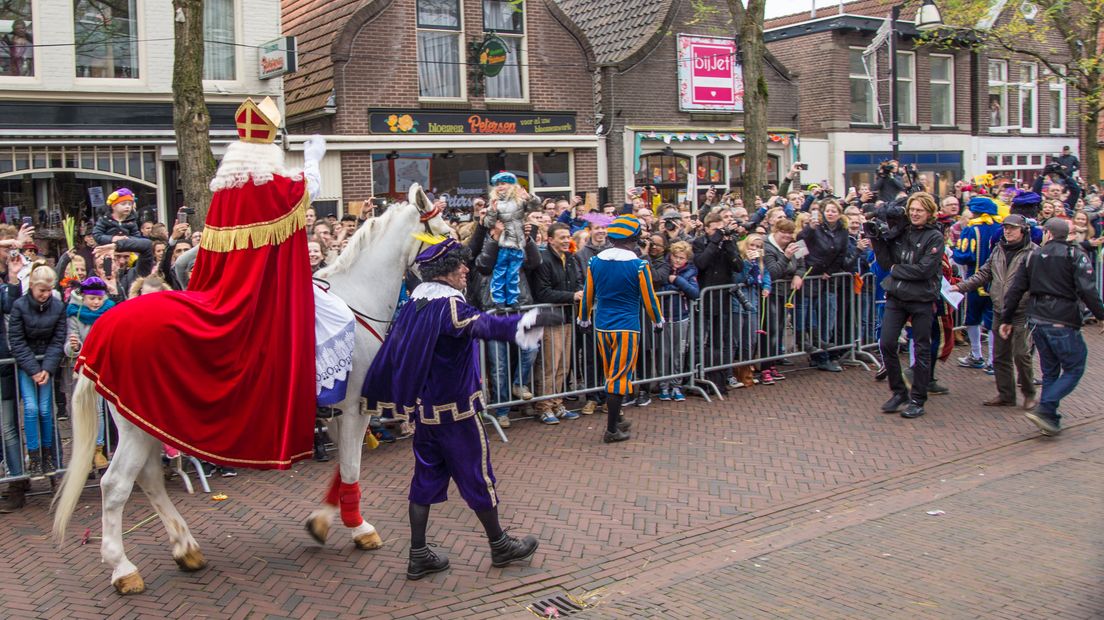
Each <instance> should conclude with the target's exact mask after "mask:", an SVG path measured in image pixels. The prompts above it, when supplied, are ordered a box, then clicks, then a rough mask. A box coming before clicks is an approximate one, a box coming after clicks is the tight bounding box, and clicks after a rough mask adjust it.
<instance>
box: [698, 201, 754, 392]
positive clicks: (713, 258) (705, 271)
mask: <svg viewBox="0 0 1104 620" xmlns="http://www.w3.org/2000/svg"><path fill="white" fill-rule="evenodd" d="M704 226H705V232H704V234H703V235H702V236H700V237H698V238H697V239H695V240H694V266H695V267H697V268H698V284H699V285H700V287H701V288H702V290H703V291H704V289H706V288H708V287H711V286H725V287H729V286H730V285H731V284H732V283H733V282H734V280H733V276H735V275H736V274H739V273H741V272H742V271H743V269H744V261H743V259H742V258H741V257H740V250H739V248H737V247H736V237H737V233H738V231H737V230H736V229H735V228H732V227H726V226H725V223H724V218H723V217H722V216H721V213H719V212H718V211H712V212H710V213H709V215H707V216H705V220H704ZM701 303H702V304H703V308H704V314H705V317H706V319H705V320H706V321H707V324H708V325H709V326H710V332H709V356H708V357H707V358H706V359H704V360H702V362H703V363H704V364H705V365H706V366H719V365H722V364H729V363H731V362H732V359H733V356H732V344H733V343H732V335H731V334H726V333H725V329H724V327H725V326H728V325H731V322H732V321H731V318H726V315H727V314H729V313H731V312H732V300H731V293H730V292H729V289H727V288H726V289H721V290H717V291H714V292H712V293H709V292H706V293H705V294H704V295H703V297H702V302H701ZM707 376H708V378H709V380H710V381H712V382H713V384H714V385H716V386H717V389H718V390H722V391H723V390H725V387H726V385H727V382H726V379H725V377H724V373H722V372H720V371H712V372H710V373H709V374H708V375H707Z"/></svg>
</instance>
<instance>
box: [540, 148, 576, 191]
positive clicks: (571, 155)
mask: <svg viewBox="0 0 1104 620" xmlns="http://www.w3.org/2000/svg"><path fill="white" fill-rule="evenodd" d="M543 153H545V151H539V152H538V151H529V187H530V188H532V189H531V191H532V192H533V193H535V194H537V195H538V196H540V195H541V194H545V195H547V194H559V193H566V194H567V195H568V196H571V195H574V193H575V150H574V149H570V150H563V151H559V150H557V151H556V156H557V157H566V158H567V182H568V183H569V185H549V186H548V187H544V186H541V185H537V176H536V174H534V172H533V160H534V158H535V157H536V156H537V155H542V154H543Z"/></svg>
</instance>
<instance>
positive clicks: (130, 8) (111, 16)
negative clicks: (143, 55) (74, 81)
mask: <svg viewBox="0 0 1104 620" xmlns="http://www.w3.org/2000/svg"><path fill="white" fill-rule="evenodd" d="M136 4H137V2H136V0H129V1H123V2H112V3H109V2H106V1H103V0H75V2H74V3H73V13H74V15H73V17H74V34H75V42H76V56H77V58H76V60H77V62H76V75H77V77H93V78H137V77H138V25H137V18H138V12H137V7H136Z"/></svg>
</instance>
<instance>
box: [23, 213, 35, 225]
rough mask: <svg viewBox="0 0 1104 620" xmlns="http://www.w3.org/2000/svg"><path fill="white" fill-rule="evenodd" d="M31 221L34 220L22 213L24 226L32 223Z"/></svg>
mask: <svg viewBox="0 0 1104 620" xmlns="http://www.w3.org/2000/svg"><path fill="white" fill-rule="evenodd" d="M33 222H34V220H33V219H31V216H29V215H24V216H23V225H24V226H31V225H32V224H33Z"/></svg>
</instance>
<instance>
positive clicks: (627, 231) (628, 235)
mask: <svg viewBox="0 0 1104 620" xmlns="http://www.w3.org/2000/svg"><path fill="white" fill-rule="evenodd" d="M639 234H640V220H638V219H636V218H635V217H633V216H631V215H622V216H621V217H619V218H617V219H615V220H613V223H612V224H610V225H609V228H607V229H606V236H608V237H609V238H610V239H632V238H633V237H635V236H637V235H639Z"/></svg>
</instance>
